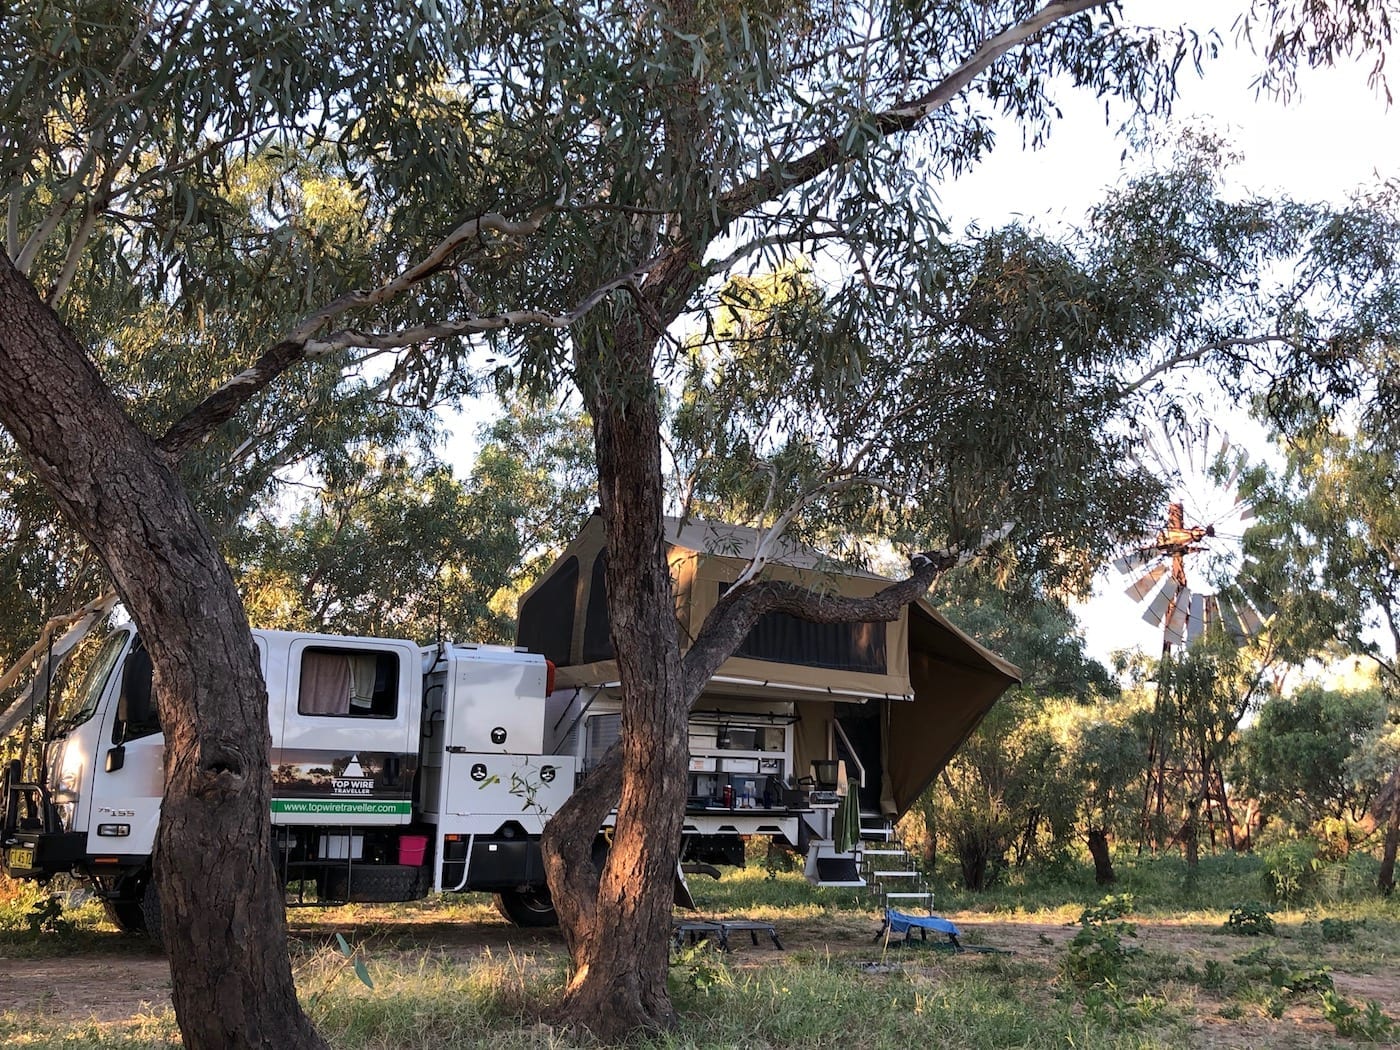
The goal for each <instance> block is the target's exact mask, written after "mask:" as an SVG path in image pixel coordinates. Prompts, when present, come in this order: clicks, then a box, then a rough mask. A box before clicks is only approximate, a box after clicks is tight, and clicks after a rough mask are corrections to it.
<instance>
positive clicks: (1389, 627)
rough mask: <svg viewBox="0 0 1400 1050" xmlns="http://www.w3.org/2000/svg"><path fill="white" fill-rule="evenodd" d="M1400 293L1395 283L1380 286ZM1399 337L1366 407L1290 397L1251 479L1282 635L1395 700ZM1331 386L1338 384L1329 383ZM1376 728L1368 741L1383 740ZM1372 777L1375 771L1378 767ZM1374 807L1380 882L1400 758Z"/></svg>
mask: <svg viewBox="0 0 1400 1050" xmlns="http://www.w3.org/2000/svg"><path fill="white" fill-rule="evenodd" d="M1376 294H1378V295H1393V294H1394V291H1393V289H1378V290H1377V292H1376ZM1393 345H1394V344H1389V345H1382V346H1379V347H1377V348H1376V349H1375V351H1374V353H1373V355H1372V356H1371V357H1369V358H1368V359H1366V360H1365V361H1364V363H1365V364H1369V365H1370V366H1371V367H1370V368H1369V369H1367V370H1365V371H1364V372H1363V373H1361V375H1360V377H1359V382H1360V383H1361V385H1362V386H1363V390H1364V395H1365V396H1364V399H1363V404H1362V408H1361V410H1360V411H1358V412H1355V413H1349V414H1348V416H1349V418H1348V417H1344V416H1338V415H1337V414H1334V413H1335V408H1334V407H1333V406H1332V405H1330V404H1329V399H1327V398H1324V397H1318V396H1314V397H1311V398H1308V399H1306V400H1304V399H1290V402H1289V405H1288V407H1289V408H1290V412H1289V414H1288V415H1287V417H1286V420H1285V421H1286V422H1287V423H1289V424H1291V426H1292V428H1293V430H1294V435H1293V436H1292V437H1291V438H1290V440H1289V441H1288V442H1287V443H1286V445H1285V461H1284V464H1283V466H1282V467H1281V469H1279V470H1277V471H1274V472H1270V471H1267V470H1263V469H1260V470H1258V471H1256V472H1255V473H1254V475H1253V476H1252V477H1251V479H1250V482H1251V484H1252V486H1253V492H1254V493H1255V496H1254V498H1255V501H1256V503H1257V505H1258V506H1259V508H1260V517H1259V522H1258V523H1257V524H1256V525H1255V526H1254V527H1253V528H1251V529H1250V530H1249V532H1248V533H1247V534H1246V537H1245V544H1246V550H1247V551H1248V552H1249V553H1250V554H1251V556H1252V557H1253V558H1254V559H1255V561H1256V562H1257V564H1258V566H1259V570H1258V577H1259V579H1260V580H1261V582H1264V583H1265V584H1266V585H1268V586H1269V587H1270V590H1271V591H1272V592H1273V593H1275V594H1277V595H1279V596H1280V597H1279V601H1278V604H1279V614H1278V617H1277V618H1276V620H1277V623H1276V627H1275V633H1276V634H1277V635H1278V636H1279V638H1280V639H1281V641H1282V643H1283V645H1284V646H1286V651H1287V652H1288V653H1289V654H1290V655H1291V656H1292V657H1293V658H1294V659H1296V660H1299V661H1301V660H1304V659H1307V658H1308V657H1311V656H1314V655H1324V656H1331V657H1338V656H1356V657H1361V658H1362V659H1364V660H1366V661H1367V662H1368V663H1370V664H1371V665H1372V666H1373V667H1374V668H1375V669H1376V673H1377V676H1378V678H1379V680H1380V684H1381V688H1382V691H1383V692H1384V694H1385V695H1386V696H1387V697H1388V698H1389V701H1390V704H1391V706H1392V709H1394V708H1395V707H1396V706H1397V705H1396V700H1395V698H1396V697H1397V695H1400V660H1398V659H1397V656H1396V654H1397V652H1400V510H1397V507H1396V504H1395V490H1396V485H1397V482H1400V477H1397V473H1398V472H1400V466H1397V463H1400V432H1398V431H1397V429H1396V425H1395V417H1394V416H1393V415H1392V414H1391V409H1392V408H1393V407H1394V395H1395V389H1394V387H1395V384H1394V369H1393V367H1391V364H1392V361H1393V355H1394V350H1393ZM1324 393H1330V391H1325V392H1324ZM1387 732H1388V730H1387V729H1386V728H1385V727H1384V726H1382V727H1378V728H1377V730H1376V732H1375V733H1374V734H1373V735H1374V737H1375V739H1374V740H1373V741H1371V742H1370V743H1369V744H1368V746H1367V748H1366V751H1367V753H1368V754H1369V755H1370V756H1371V757H1370V759H1369V760H1368V761H1369V762H1370V765H1371V766H1372V767H1374V766H1375V765H1376V763H1377V761H1380V760H1381V756H1384V755H1387V754H1389V755H1394V749H1393V747H1391V748H1387V747H1386V746H1385V745H1384V741H1385V740H1386V739H1388V737H1387ZM1371 774H1372V775H1373V776H1374V775H1375V774H1376V770H1375V769H1374V768H1372V770H1371ZM1375 804H1376V815H1377V817H1378V818H1379V819H1380V820H1381V821H1382V823H1383V824H1384V826H1385V829H1386V831H1385V843H1384V849H1383V853H1382V863H1381V872H1380V884H1381V886H1382V888H1383V889H1385V890H1386V892H1389V891H1390V889H1391V888H1393V886H1394V880H1395V861H1396V854H1397V851H1400V762H1396V763H1394V764H1393V765H1392V766H1391V767H1390V769H1389V770H1388V772H1387V773H1386V775H1385V776H1383V777H1381V778H1380V788H1379V790H1378V792H1377V795H1376V802H1375Z"/></svg>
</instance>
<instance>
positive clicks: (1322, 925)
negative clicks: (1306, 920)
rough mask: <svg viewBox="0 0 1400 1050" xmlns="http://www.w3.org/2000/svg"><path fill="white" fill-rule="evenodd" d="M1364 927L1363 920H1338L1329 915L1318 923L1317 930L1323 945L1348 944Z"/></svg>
mask: <svg viewBox="0 0 1400 1050" xmlns="http://www.w3.org/2000/svg"><path fill="white" fill-rule="evenodd" d="M1365 925H1366V920H1365V919H1338V918H1335V917H1333V916H1330V915H1329V916H1326V917H1324V918H1323V919H1322V920H1320V921H1319V922H1318V930H1319V932H1320V933H1321V934H1322V940H1323V943H1325V944H1348V943H1350V942H1351V941H1353V940H1355V939H1356V931H1357V930H1359V929H1360V928H1361V927H1363V926H1365Z"/></svg>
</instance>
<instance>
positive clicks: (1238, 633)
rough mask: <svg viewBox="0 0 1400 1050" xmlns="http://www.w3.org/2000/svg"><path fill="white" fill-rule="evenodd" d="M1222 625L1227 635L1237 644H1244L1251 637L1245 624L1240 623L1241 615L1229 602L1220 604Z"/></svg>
mask: <svg viewBox="0 0 1400 1050" xmlns="http://www.w3.org/2000/svg"><path fill="white" fill-rule="evenodd" d="M1220 624H1221V626H1222V627H1224V628H1225V633H1226V634H1228V635H1229V636H1230V637H1231V638H1233V639H1234V640H1235V641H1237V642H1243V641H1244V640H1245V639H1246V638H1248V637H1249V635H1248V633H1247V632H1246V631H1245V629H1244V624H1242V623H1240V618H1239V615H1238V614H1237V613H1236V612H1235V610H1234V607H1233V606H1231V605H1230V603H1229V602H1221V603H1220Z"/></svg>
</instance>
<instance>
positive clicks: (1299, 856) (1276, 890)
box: [1264, 842, 1318, 904]
mask: <svg viewBox="0 0 1400 1050" xmlns="http://www.w3.org/2000/svg"><path fill="white" fill-rule="evenodd" d="M1264 864H1265V868H1264V884H1265V887H1266V888H1267V889H1268V891H1269V894H1270V895H1271V896H1272V897H1273V899H1274V900H1275V901H1277V902H1278V903H1280V904H1293V903H1296V902H1297V901H1299V900H1301V899H1302V896H1303V893H1304V891H1305V890H1306V889H1308V888H1309V887H1310V886H1311V885H1312V884H1313V883H1314V877H1315V875H1316V872H1317V867H1318V864H1317V849H1316V846H1314V845H1312V844H1310V843H1305V842H1299V843H1292V844H1288V845H1283V846H1276V847H1273V848H1271V849H1269V850H1268V851H1266V852H1265V854H1264Z"/></svg>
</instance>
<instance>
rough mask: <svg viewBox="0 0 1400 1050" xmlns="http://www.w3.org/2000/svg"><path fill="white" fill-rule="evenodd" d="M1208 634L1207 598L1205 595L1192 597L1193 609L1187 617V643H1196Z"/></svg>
mask: <svg viewBox="0 0 1400 1050" xmlns="http://www.w3.org/2000/svg"><path fill="white" fill-rule="evenodd" d="M1205 633H1206V598H1205V595H1203V594H1193V595H1191V608H1190V611H1189V612H1188V613H1187V615H1186V641H1187V643H1188V644H1189V643H1191V642H1194V641H1195V640H1196V639H1197V638H1199V637H1201V635H1203V634H1205Z"/></svg>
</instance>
